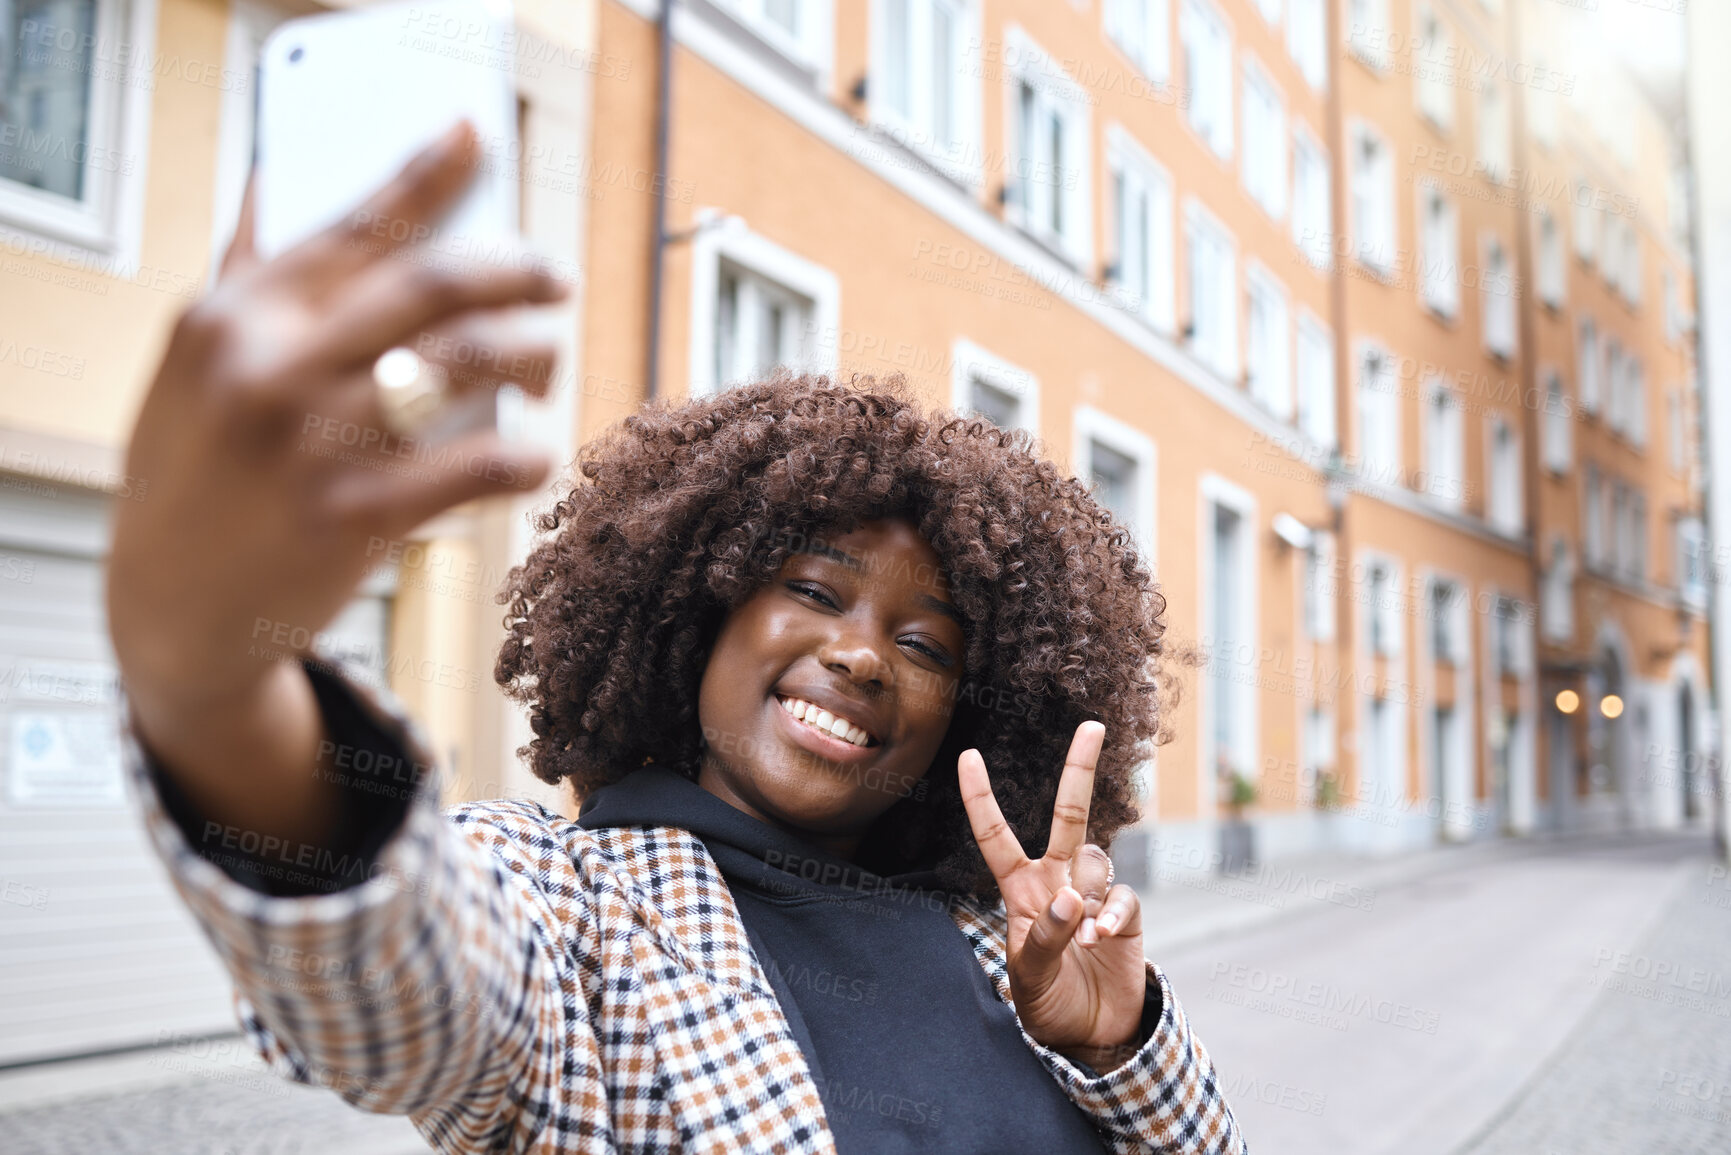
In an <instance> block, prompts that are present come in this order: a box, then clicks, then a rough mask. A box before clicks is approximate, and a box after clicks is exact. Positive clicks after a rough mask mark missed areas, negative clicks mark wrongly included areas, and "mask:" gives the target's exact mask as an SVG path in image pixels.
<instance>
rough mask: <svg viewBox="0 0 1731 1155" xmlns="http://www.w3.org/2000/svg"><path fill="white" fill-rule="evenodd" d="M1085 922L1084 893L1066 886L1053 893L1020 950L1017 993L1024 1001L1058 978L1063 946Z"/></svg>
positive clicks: (1042, 991) (1017, 958)
mask: <svg viewBox="0 0 1731 1155" xmlns="http://www.w3.org/2000/svg"><path fill="white" fill-rule="evenodd" d="M1081 925H1082V896H1081V894H1079V893H1078V892H1077V891H1076V889H1075V888H1074V887H1070V886H1065V887H1061V888H1060V889H1059V890H1058V893H1057V894H1055V895H1053V896H1052V905H1051V906H1049V907H1047V908H1046V909H1045V910H1043V911H1041V912H1040V914H1039V916H1038V917H1037V918H1035V919H1034V921H1033V923H1032V925H1030V926H1029V927H1028V937H1027V938H1026V939H1024V940H1023V941H1022V949H1021V950H1020V951H1018V952H1017V954H1016V958H1015V962H1014V964H1013V968H1012V969H1013V970H1014V972H1015V976H1014V977H1015V979H1016V986H1017V987H1018V988H1019V989H1018V993H1019V994H1021V995H1022V997H1023V998H1024V1000H1026V999H1037V998H1039V997H1040V996H1041V995H1042V994H1044V993H1045V992H1046V988H1048V987H1050V986H1051V985H1052V983H1053V982H1055V981H1056V980H1057V978H1058V972H1059V970H1060V968H1061V967H1062V966H1063V962H1064V948H1065V947H1067V946H1069V945H1070V939H1071V937H1072V936H1074V935H1075V933H1076V928H1077V927H1079V926H1081Z"/></svg>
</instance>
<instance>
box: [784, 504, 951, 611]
mask: <svg viewBox="0 0 1731 1155" xmlns="http://www.w3.org/2000/svg"><path fill="white" fill-rule="evenodd" d="M794 556H795V557H816V558H821V559H823V560H825V561H827V562H831V563H833V564H835V565H837V566H840V567H841V568H843V569H845V570H847V571H849V572H850V573H851V574H854V575H857V578H858V579H859V580H860V581H861V582H863V583H865V584H868V585H873V586H878V587H881V588H883V589H885V590H886V591H897V592H902V593H907V594H910V595H912V596H915V597H917V598H918V599H919V600H920V601H921V603H922V604H927V605H929V606H930V608H934V609H937V610H939V611H940V612H941V613H943V614H944V615H945V616H947V617H951V618H954V619H955V620H956V621H957V622H960V621H961V617H960V615H959V614H957V613H956V611H955V607H954V606H953V605H952V604H951V603H950V598H949V579H948V575H946V574H945V572H944V567H943V559H942V558H940V557H939V556H938V553H937V551H936V550H935V549H933V548H932V546H931V544H930V543H929V542H927V541H926V540H925V538H923V537H921V536H920V534H919V531H918V530H916V529H915V528H914V527H913V525H912V524H910V523H908V522H905V521H901V520H899V519H886V520H882V521H874V522H867V523H866V524H865V525H863V526H861V527H860V528H858V529H855V530H853V531H851V532H848V533H843V534H835V535H833V536H829V537H812V538H811V539H809V540H807V541H805V542H803V543H801V545H800V546H799V547H798V548H797V549H795V551H794ZM790 560H791V559H790Z"/></svg>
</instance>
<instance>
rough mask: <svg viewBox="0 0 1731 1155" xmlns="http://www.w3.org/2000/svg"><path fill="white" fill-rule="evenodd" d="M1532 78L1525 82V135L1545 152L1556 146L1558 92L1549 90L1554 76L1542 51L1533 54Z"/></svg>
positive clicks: (1552, 149)
mask: <svg viewBox="0 0 1731 1155" xmlns="http://www.w3.org/2000/svg"><path fill="white" fill-rule="evenodd" d="M1532 75H1533V79H1532V81H1531V82H1529V83H1528V84H1527V135H1528V136H1529V137H1530V138H1531V139H1532V141H1533V143H1535V144H1537V145H1538V146H1539V147H1540V148H1542V149H1544V150H1545V151H1546V152H1551V151H1554V150H1555V149H1556V147H1557V104H1558V94H1557V93H1555V92H1553V91H1551V86H1552V84H1554V80H1550V79H1547V80H1544V81H1541V79H1540V78H1542V77H1543V78H1554V77H1555V75H1556V74H1555V73H1554V72H1552V71H1551V70H1550V62H1549V60H1548V59H1547V58H1546V56H1545V55H1544V53H1542V52H1535V53H1534V54H1533V68H1532Z"/></svg>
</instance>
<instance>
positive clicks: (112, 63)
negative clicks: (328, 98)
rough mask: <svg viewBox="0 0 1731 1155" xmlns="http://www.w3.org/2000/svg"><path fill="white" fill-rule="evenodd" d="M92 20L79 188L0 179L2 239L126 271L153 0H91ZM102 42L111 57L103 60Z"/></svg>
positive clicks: (133, 259)
mask: <svg viewBox="0 0 1731 1155" xmlns="http://www.w3.org/2000/svg"><path fill="white" fill-rule="evenodd" d="M94 25H95V27H94V29H93V32H92V35H94V36H95V38H96V41H97V45H96V48H95V49H94V52H95V53H96V58H95V60H94V61H93V65H94V66H93V67H92V69H91V74H90V77H89V83H90V87H89V104H88V108H87V115H86V121H85V133H84V142H85V145H86V156H87V158H88V160H87V163H86V165H85V169H84V185H85V195H84V196H83V197H82V198H81V199H79V200H77V201H73V200H71V199H70V198H68V197H64V196H60V195H58V194H56V193H50V192H47V191H45V190H43V189H37V188H32V187H30V186H28V185H24V184H20V183H17V182H14V181H8V180H0V240H3V241H8V242H11V243H12V244H13V245H16V246H19V247H28V248H30V249H37V248H39V244H38V242H41V241H46V242H47V246H48V247H47V253H46V255H48V256H51V257H53V258H56V259H59V260H68V261H71V262H74V263H76V264H78V265H80V266H81V267H94V268H95V269H98V270H100V271H101V272H104V273H107V274H110V275H112V276H116V277H130V276H132V275H134V274H136V273H137V272H138V269H139V257H140V246H141V244H142V240H143V233H144V200H145V189H146V180H147V175H148V168H149V157H150V123H151V103H152V93H153V91H154V90H155V87H156V84H155V83H154V81H155V80H156V78H155V77H154V76H153V75H151V74H150V70H149V64H150V62H151V61H154V60H156V58H157V54H156V26H157V4H156V0H132V2H128V0H97V7H96V16H95V21H94ZM116 46H118V48H120V49H122V51H116V50H115V49H116ZM105 50H106V51H107V52H108V54H109V55H110V56H112V57H117V59H109V60H104V59H103V58H102V54H103V52H104V51H105ZM248 87H249V88H250V87H251V85H250V81H249V84H248ZM8 147H11V148H16V147H18V144H9V145H8ZM98 157H101V158H103V159H102V161H100V162H98V159H97V158H98Z"/></svg>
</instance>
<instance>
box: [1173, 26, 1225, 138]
mask: <svg viewBox="0 0 1731 1155" xmlns="http://www.w3.org/2000/svg"><path fill="white" fill-rule="evenodd" d="M1179 4H1180V9H1179V13H1178V42H1179V46H1180V50H1181V51H1182V52H1183V53H1184V60H1185V68H1184V85H1185V87H1186V88H1187V89H1189V91H1190V107H1189V108H1188V110H1186V113H1185V123H1186V124H1188V125H1189V126H1190V130H1191V131H1192V132H1194V133H1195V134H1196V136H1197V138H1198V139H1200V140H1201V141H1202V142H1203V143H1204V144H1206V145H1207V146H1208V147H1209V148H1210V149H1212V150H1213V151H1214V154H1215V155H1216V156H1218V157H1219V158H1220V159H1221V160H1231V159H1232V150H1233V147H1234V143H1233V119H1234V110H1233V107H1232V94H1233V92H1234V91H1235V90H1236V88H1237V86H1236V85H1235V84H1234V83H1233V76H1232V72H1233V61H1234V59H1235V53H1234V51H1233V34H1232V22H1231V21H1229V20H1228V19H1227V18H1226V15H1225V13H1223V12H1221V11H1220V9H1219V8H1218V7H1216V6H1215V5H1214V4H1212V3H1210V2H1209V0H1179ZM1204 38H1206V39H1204ZM1204 48H1207V49H1208V50H1209V53H1210V55H1212V56H1216V59H1214V60H1213V61H1212V62H1211V63H1208V64H1204V63H1203V62H1201V61H1200V60H1199V59H1197V57H1196V54H1197V53H1198V52H1200V51H1201V50H1202V49H1204ZM1193 60H1195V61H1196V67H1192V61H1193ZM1193 72H1200V73H1201V75H1200V76H1193V75H1191V74H1192V73H1193Z"/></svg>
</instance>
